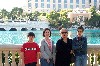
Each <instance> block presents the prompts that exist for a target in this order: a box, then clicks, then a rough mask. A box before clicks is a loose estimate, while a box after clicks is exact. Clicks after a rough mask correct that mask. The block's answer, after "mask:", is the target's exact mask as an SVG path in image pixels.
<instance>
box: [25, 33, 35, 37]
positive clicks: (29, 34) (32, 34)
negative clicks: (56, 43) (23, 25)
mask: <svg viewBox="0 0 100 66" xmlns="http://www.w3.org/2000/svg"><path fill="white" fill-rule="evenodd" d="M27 36H28V37H29V36H34V37H35V34H34V33H33V32H29V33H28V35H27Z"/></svg>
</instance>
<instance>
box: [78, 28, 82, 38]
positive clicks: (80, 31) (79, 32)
mask: <svg viewBox="0 0 100 66" xmlns="http://www.w3.org/2000/svg"><path fill="white" fill-rule="evenodd" d="M77 35H78V37H81V36H82V35H83V31H82V29H78V30H77Z"/></svg>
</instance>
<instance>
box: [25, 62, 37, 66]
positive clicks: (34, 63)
mask: <svg viewBox="0 0 100 66" xmlns="http://www.w3.org/2000/svg"><path fill="white" fill-rule="evenodd" d="M36 64H37V63H36V62H33V63H28V64H25V66H36Z"/></svg>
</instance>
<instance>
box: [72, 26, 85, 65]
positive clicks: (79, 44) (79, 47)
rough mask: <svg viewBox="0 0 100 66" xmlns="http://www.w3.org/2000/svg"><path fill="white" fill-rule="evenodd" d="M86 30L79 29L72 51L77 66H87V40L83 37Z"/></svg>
mask: <svg viewBox="0 0 100 66" xmlns="http://www.w3.org/2000/svg"><path fill="white" fill-rule="evenodd" d="M83 32H84V28H83V27H82V26H80V27H78V29H77V36H76V37H75V38H74V39H73V42H72V49H73V50H74V53H75V56H76V61H75V66H86V65H87V38H86V37H83Z"/></svg>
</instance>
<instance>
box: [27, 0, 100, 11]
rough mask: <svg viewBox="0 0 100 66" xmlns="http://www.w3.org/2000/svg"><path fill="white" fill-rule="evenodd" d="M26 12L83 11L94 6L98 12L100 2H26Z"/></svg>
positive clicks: (48, 0) (30, 0) (73, 0)
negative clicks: (77, 9)
mask: <svg viewBox="0 0 100 66" xmlns="http://www.w3.org/2000/svg"><path fill="white" fill-rule="evenodd" d="M26 1H27V4H26V9H25V10H26V11H27V12H33V11H39V12H50V11H52V10H56V11H57V10H60V9H76V8H79V9H83V8H90V7H91V6H95V7H96V9H97V10H100V0H26Z"/></svg>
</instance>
